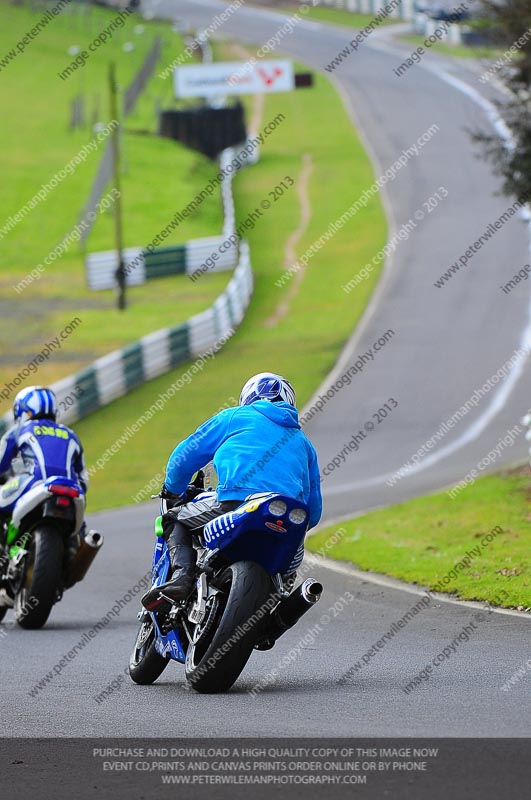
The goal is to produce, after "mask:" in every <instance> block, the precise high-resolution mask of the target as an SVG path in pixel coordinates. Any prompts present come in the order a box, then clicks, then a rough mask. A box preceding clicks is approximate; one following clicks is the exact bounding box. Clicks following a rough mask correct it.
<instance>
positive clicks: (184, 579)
mask: <svg viewBox="0 0 531 800" xmlns="http://www.w3.org/2000/svg"><path fill="white" fill-rule="evenodd" d="M167 543H168V551H169V554H170V561H171V567H172V577H171V578H170V580H168V581H166V583H163V584H161V585H160V586H154V587H152V588H151V589H150V590H149V591H148V592H146V594H145V595H144V596H143V598H142V600H141V603H142V605H143V606H144V608H147V609H148V611H155V610H157V609H159V610H160V609H161V608H162V606H164V605H166V606H167V605H168V602H167V600H165V599H164V597H162V596H161V595H164V596H165V597H167V598H169V599H170V600H172V601H174V602H179V601H180V600H185V599H186V598H187V597H188V595H189V594H190V592H191V591H192V589H193V586H194V578H195V565H196V562H197V554H196V552H195V549H194V547H193V545H192V533H191V531H190V530H189V529H188V528H185V527H184V525H183V524H182V523H181V522H178V521H177V520H172V527H171V530H170V532H169V534H168V536H167Z"/></svg>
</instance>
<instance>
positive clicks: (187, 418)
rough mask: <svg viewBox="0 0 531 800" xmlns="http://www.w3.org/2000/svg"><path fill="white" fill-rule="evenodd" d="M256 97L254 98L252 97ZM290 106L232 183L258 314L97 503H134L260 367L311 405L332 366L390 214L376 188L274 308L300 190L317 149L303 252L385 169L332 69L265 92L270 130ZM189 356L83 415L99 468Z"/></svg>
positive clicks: (140, 441) (166, 412)
mask: <svg viewBox="0 0 531 800" xmlns="http://www.w3.org/2000/svg"><path fill="white" fill-rule="evenodd" d="M227 56H228V57H230V58H231V59H232V60H234V52H233V51H232V50H230V48H229V49H227V50H224V49H221V50H218V51H217V52H216V58H217V59H222V58H226V57H227ZM246 102H247V105H248V106H249V107H250V105H251V103H252V100H251V99H249V100H248V101H246ZM324 108H326V114H323V113H322V109H324ZM280 114H282V115H283V118H282V122H281V124H278V125H277V127H276V128H275V130H274V132H273V133H272V134H271V135H270V136H268V137H267V138H266V139H265V141H264V145H263V147H262V148H261V152H260V161H259V163H258V164H256V165H254V166H250V167H248V168H246V169H244V170H242V171H241V172H240V173H238V175H237V176H236V178H235V182H234V187H235V199H236V206H237V208H236V212H237V223H238V225H242V224H243V222H244V221H246V222H248V225H247V226H246V232H245V235H246V236H247V238H248V240H249V242H250V247H251V260H252V264H253V269H254V273H255V291H254V295H253V298H252V300H251V306H250V309H249V311H248V314H247V316H246V318H245V320H244V322H243V324H242V325H241V327H240V328H239V329H238V331H237V332H236V334H235V336H234V337H233V338H232V339H231V340H230V341H229V342H228V343H227V345H225V347H224V348H223V349H222V350H221V352H220V353H219V354H218V355H216V357H215V358H213V359H209V360H208V362H207V363H206V364H205V365H204V368H203V369H201V370H199V371H196V373H195V374H194V375H193V376H192V379H191V380H190V381H189V382H188V383H187V384H186V385H184V386H182V388H180V389H179V391H178V392H177V393H176V394H175V396H174V397H173V399H172V401H171V402H169V403H167V404H165V406H164V408H163V410H161V411H160V413H157V414H155V415H154V416H153V417H152V418H151V419H150V420H149V422H147V423H146V424H145V425H143V426H142V427H141V429H140V430H139V431H138V432H137V433H136V434H135V435H134V436H132V437H129V438H128V440H127V442H126V443H125V444H124V445H123V446H120V447H118V448H115V450H116V452H115V454H114V455H113V457H112V458H111V459H110V460H109V461H108V462H107V463H106V464H105V466H104V468H103V469H101V470H97V471H96V472H95V473H94V474H93V477H92V488H91V491H90V495H89V509H92V510H94V509H101V508H110V507H113V506H119V505H124V504H128V503H132V502H133V499H132V498H133V497H134V496H137V495H138V493H139V492H141V491H142V490H143V488H144V487H145V486H146V485H147V484H148V483H149V481H151V480H152V479H153V478H154V476H157V475H162V474H163V471H164V467H165V464H166V460H167V458H168V455H169V453H170V451H171V450H172V449H173V447H174V446H175V444H176V443H177V442H178V441H179V440H180V439H182V438H184V437H185V436H186V435H188V434H189V433H190V432H191V431H192V430H193V429H194V428H195V427H196V426H197V425H198V424H199V423H200V422H202V421H203V420H204V419H205V418H207V417H208V416H210V415H212V414H213V413H215V412H216V411H217V410H218V409H219V408H220V407H221V406H223V405H225V404H226V403H231V402H232V403H236V402H237V398H238V396H239V391H240V389H241V386H242V385H243V383H244V382H245V380H246V379H247V378H248V377H249V376H250V375H252V374H253V373H255V372H260V371H262V370H275V371H278V372H281V373H284V374H286V375H289V376H290V378H291V380H292V381H293V383H294V384H295V387H296V390H297V394H298V403H299V406H302V405H303V404H304V402H305V401H306V400H308V399H309V397H310V396H311V394H312V392H313V391H314V390H315V389H316V387H317V386H318V385H319V383H320V382H321V380H322V379H323V377H324V376H325V375H326V374H327V373H328V372H329V371H330V369H331V368H332V366H333V365H334V363H335V361H336V359H337V356H338V354H339V352H340V350H341V348H342V347H343V345H344V344H345V342H346V340H347V338H348V337H349V335H350V334H351V332H352V331H353V329H354V327H355V326H356V323H357V322H358V320H359V318H360V316H361V314H362V312H363V310H364V309H365V307H366V304H367V301H368V298H369V297H370V295H371V293H372V290H373V288H374V286H375V284H376V282H377V280H378V273H379V270H378V269H375V270H374V272H373V273H371V275H370V277H369V278H368V279H367V280H366V281H364V282H363V284H362V285H361V286H360V287H359V288H358V289H357V291H356V292H352V293H351V294H346V293H345V292H344V291H343V290H342V289H341V286H342V285H344V284H345V283H347V281H348V280H349V279H350V278H351V277H352V275H353V274H354V273H356V272H357V271H358V269H359V268H360V267H362V266H363V265H364V264H366V263H368V262H369V261H370V260H371V259H372V257H373V256H374V254H375V253H376V252H378V251H379V250H380V249H381V247H382V246H383V245H384V244H385V241H386V222H385V217H384V214H383V210H382V207H381V204H380V200H379V198H378V196H377V195H374V196H373V197H371V198H370V199H369V201H368V202H367V205H366V206H365V207H363V208H361V209H360V210H359V211H358V213H357V214H356V215H355V216H353V217H352V219H350V220H349V221H348V223H347V224H345V225H344V227H342V228H341V229H340V230H338V232H337V233H336V234H335V235H334V236H333V237H331V238H330V239H329V240H328V241H327V242H326V245H325V246H323V247H322V248H321V249H319V250H316V253H315V255H313V257H312V258H311V259H310V261H309V262H308V265H307V267H306V270H305V272H304V275H303V278H302V280H301V281H300V283H299V284H298V286H297V291H296V292H295V293H294V295H293V297H292V298H290V300H289V309H288V313H287V314H286V315H284V316H279V317H277V318H275V314H276V311H277V309H278V307H279V304H281V303H282V302H283V301H284V300H285V299H286V297H287V292H288V290H289V288H290V286H291V283H290V282H289V281H288V282H287V283H286V284H285V285H283V286H282V287H281V288H279V287H278V286H277V285H276V283H275V282H276V281H278V280H279V278H280V277H281V276H282V275H283V273H284V272H285V271H286V269H287V267H288V266H289V263H288V261H287V257H286V253H285V251H286V244H287V242H288V239H289V237H290V235H291V234H292V233H293V231H295V230H297V228H298V227H299V225H300V220H301V202H300V199H299V196H298V194H297V190H298V188H299V185H300V180H301V174H302V173H303V171H304V169H305V164H306V163H307V161H308V159H311V163H312V165H313V169H312V172H311V175H310V177H309V179H308V184H307V189H308V191H307V202H308V207H309V209H310V214H309V219H308V222H307V225H306V226H305V227H304V231H303V233H302V235H301V237H300V239H299V240H298V241H297V244H296V253H297V256H300V255H301V254H302V253H304V252H306V250H307V249H308V248H309V247H310V246H311V245H312V243H314V242H315V241H316V240H318V239H319V238H320V237H321V236H322V235H323V234H324V233H325V232H326V231H327V229H328V226H329V225H330V223H331V222H333V221H335V220H336V219H338V218H339V217H340V216H341V215H342V214H343V213H344V212H345V210H346V209H347V208H348V207H349V206H350V205H351V204H352V203H353V202H355V201H356V199H357V198H359V196H360V195H361V194H362V192H363V191H364V189H366V188H367V187H370V186H371V184H372V183H373V181H374V177H375V176H374V174H373V171H372V167H371V164H370V162H369V160H368V158H367V156H366V154H365V152H364V150H363V148H362V146H361V144H360V141H359V139H358V137H357V136H356V133H355V131H354V130H353V128H352V124H351V122H350V119H349V117H348V115H347V113H346V111H345V109H344V107H343V105H342V102H341V100H340V98H339V97H338V95H337V94H336V92H335V90H334V88H333V87H332V85H331V83H330V82H329V81H328V79H326V78H324V77H323V76H320V75H316V83H315V87H314V88H313V89H308V90H304V91H296V92H292V93H290V94H275V95H269V96H267V99H266V101H265V107H264V110H263V114H262V120H261V123H260V128H261V129H262V130H263V129H265V127H266V126H267V125H268V124H269V123H270V122H271V121H272V120H275V119H280V117H279V115H280ZM305 156H306V158H305ZM282 183H284V187H282ZM278 187H280V188H278ZM271 193H272V194H271ZM275 197H276V198H277V199H274V198H275ZM264 201H265V202H264ZM209 278H210V276H208V275H202V276H201V277H200V278H199V279H198V280H197V281H196V283H195V284H194V285H195V286H196V287H198V288H199V287H200V286H201V285H202V284H203V281H206V280H208V279H209ZM275 319H276V321H275ZM382 333H384V332H383V331H382ZM191 366H192V365H190V364H186V365H183V367H182V368H178V369H177V370H174V371H173V372H171V373H168V374H167V375H165V376H162V377H161V378H158V379H156V380H154V381H151V382H150V383H148V384H146V385H145V386H143V387H141V388H139V389H138V390H136V391H134V392H132V393H131V394H129V395H128V396H127V397H125V398H123V399H122V400H119V401H117V402H115V403H113V404H111V405H110V406H108V407H106V408H104V409H102V410H100V411H98V412H97V413H96V414H94V415H92V416H91V417H89V418H87V419H86V420H83V421H81V422H80V423H79V424H78V425H77V426H76V429H77V430H78V431H79V433H80V435H81V438H82V440H83V441H84V442H85V443H86V450H87V460H88V464H89V466H91V465H94V464H96V462H97V461H98V459H99V458H100V457H101V455H102V453H104V452H105V451H106V450H107V449H108V448H109V447H111V446H112V445H113V443H114V442H115V440H119V439H120V437H121V436H122V434H123V432H124V430H126V429H127V428H128V427H132V426H133V425H134V423H135V422H136V420H137V419H138V418H139V417H140V416H141V415H142V414H143V413H144V411H145V410H146V409H149V408H150V406H151V405H152V404H153V403H154V402H156V401H157V399H158V397H159V394H161V393H164V392H165V391H166V390H167V388H168V387H169V386H170V385H172V384H173V383H175V382H176V381H178V380H179V379H180V378H181V376H183V375H184V374H185V373H186V372H187V370H189V369H190V368H191ZM146 494H147V492H146V493H145V495H146ZM153 510H154V513H155V511H156V504H155V503H153Z"/></svg>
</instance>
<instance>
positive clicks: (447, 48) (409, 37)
mask: <svg viewBox="0 0 531 800" xmlns="http://www.w3.org/2000/svg"><path fill="white" fill-rule="evenodd" d="M398 39H400V40H401V41H403V42H410V43H411V44H413V45H415V47H418V46H419V45H424V42H425V41H426V37H425V36H417V35H415V34H404V35H402V36H399V37H398ZM429 49H430V50H434V51H435V52H436V53H440V54H441V55H444V56H455V57H456V58H489V59H493V60H494V59H496V58H498V56H500V55H502V53H503V50H501V49H500V48H496V47H468V46H467V45H451V44H445V43H444V42H436V43H435V44H432V45H431V46H430V48H429Z"/></svg>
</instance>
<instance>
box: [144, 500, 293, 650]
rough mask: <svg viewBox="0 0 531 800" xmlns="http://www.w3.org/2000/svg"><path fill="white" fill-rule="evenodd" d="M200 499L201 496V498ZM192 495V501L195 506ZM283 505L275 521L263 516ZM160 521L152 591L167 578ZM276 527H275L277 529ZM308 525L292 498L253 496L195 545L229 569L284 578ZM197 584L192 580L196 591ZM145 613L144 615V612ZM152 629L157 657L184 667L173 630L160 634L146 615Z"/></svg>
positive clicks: (208, 529)
mask: <svg viewBox="0 0 531 800" xmlns="http://www.w3.org/2000/svg"><path fill="white" fill-rule="evenodd" d="M203 497H204V495H203ZM200 499H201V495H198V497H197V498H196V500H200ZM273 501H277V502H281V503H284V504H285V506H286V508H285V511H284V513H283V514H282V515H281V516H278V514H272V513H271V512H270V511H269V506H270V504H271V502H273ZM294 509H300V510H301V511H304V514H305V517H304V519H303V521H302V522H299V523H298V524H297V523H293V522H291V521H290V520H289V514H290V513H291V512H292V511H293V510H294ZM161 520H162V517H157V519H156V521H155V534H156V536H157V542H156V545H155V550H154V553H153V564H152V570H153V571H152V585H153V586H160V585H161V584H163V583H165V582H166V581H167V580H168V577H169V575H170V572H171V564H170V556H169V552H168V548H167V546H166V541H165V539H164V538H163V536H162V524H161ZM279 523H280V524H279ZM307 524H308V507H307V506H306V505H305V504H304V503H301V502H300V501H299V500H295V499H294V498H292V497H286V496H284V495H279V494H276V493H274V492H270V493H267V494H263V495H257V496H254V497H252V498H249V499H247V500H244V501H243V502H242V504H241V506H238V507H237V508H236V509H234V510H233V511H230V512H229V513H227V514H223V515H222V516H220V517H216V518H215V519H213V520H212V521H211V522H209V523H207V525H205V527H204V529H203V533H202V535H201V536H200V540H201V543H202V544H203V543H204V546H205V548H206V549H207V550H209V551H210V553H211V555H212V556H214V555H215V552H220V553H222V555H223V559H224V560H226V561H227V562H229V563H235V562H237V561H246V560H250V561H254V562H255V563H257V564H259V565H260V566H261V567H263V569H265V571H266V572H268V573H269V575H272V576H273V575H277V574H284V573H285V572H286V571H287V570H288V568H289V566H290V564H291V562H292V561H293V557H294V555H295V553H296V552H297V550H298V549H299V546H300V545H301V543H302V541H303V539H304V534H305V532H306V528H307ZM200 580H201V579H200V578H199V579H198V591H199V583H200ZM144 613H145V612H144ZM149 613H150V616H151V618H152V619H153V624H154V627H155V632H156V637H155V649H156V650H157V652H158V653H159V654H160V655H161V656H163V657H170V658H172V659H174V660H176V661H180V662H181V663H184V662H185V660H186V652H185V649H184V648H183V645H182V643H181V639H180V637H179V634H178V632H177V631H176V630H174V629H172V630H170V631H169V632H168V633H164V632H163V631H162V630H161V627H160V624H159V621H158V618H157V613H156V612H149Z"/></svg>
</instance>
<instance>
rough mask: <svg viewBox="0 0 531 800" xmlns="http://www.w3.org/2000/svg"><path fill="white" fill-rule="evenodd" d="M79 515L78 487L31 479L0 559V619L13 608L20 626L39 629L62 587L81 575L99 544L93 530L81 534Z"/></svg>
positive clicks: (71, 483)
mask: <svg viewBox="0 0 531 800" xmlns="http://www.w3.org/2000/svg"><path fill="white" fill-rule="evenodd" d="M14 483H15V485H18V483H17V480H16V479H14ZM8 486H9V483H7V484H6V485H5V486H4V489H6V488H7V487H8ZM84 515H85V495H84V493H83V489H82V488H81V486H80V485H79V484H78V483H77V482H76V481H75V480H73V479H72V478H67V477H64V476H52V477H50V478H47V479H46V480H40V481H36V482H35V483H34V485H33V486H32V487H31V488H30V489H29V490H28V491H27V492H26V493H25V494H23V495H22V496H21V497H20V498H19V500H17V502H16V504H15V507H14V509H13V513H12V516H11V519H10V521H9V523H6V525H7V534H6V554H5V555H4V556H3V557H2V559H0V620H1V619H2V618H3V617H4V615H5V613H6V612H7V610H8V609H9V608H10V607H11V606H14V610H15V617H16V620H17V622H18V624H19V625H20V626H21V627H23V628H30V629H31V628H41V627H42V626H43V625H44V624H45V622H46V620H47V619H48V617H49V615H50V612H51V610H52V607H53V605H54V603H57V602H58V601H59V600H60V599H61V598H62V596H63V591H64V590H65V589H69V588H70V587H71V586H73V585H74V584H75V583H77V582H78V581H80V580H82V579H83V578H84V576H85V575H86V573H87V570H88V568H89V566H90V565H91V563H92V561H93V560H94V558H95V556H96V555H97V553H98V552H99V550H100V548H101V546H102V544H103V537H102V535H101V534H99V533H98V532H97V531H89V532H88V533H86V534H85V535H82V533H84Z"/></svg>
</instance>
